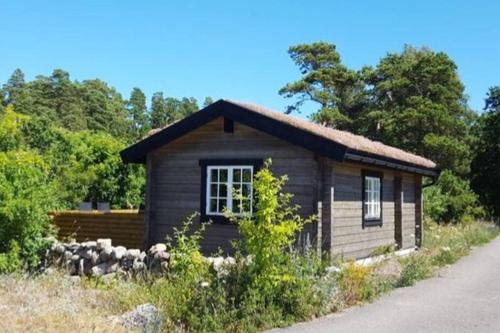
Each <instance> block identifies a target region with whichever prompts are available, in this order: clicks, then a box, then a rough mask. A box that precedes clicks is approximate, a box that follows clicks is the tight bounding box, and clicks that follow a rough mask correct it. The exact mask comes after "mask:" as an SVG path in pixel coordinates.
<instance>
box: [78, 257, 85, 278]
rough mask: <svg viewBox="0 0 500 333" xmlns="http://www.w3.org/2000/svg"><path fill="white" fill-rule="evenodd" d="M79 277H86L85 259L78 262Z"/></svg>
mask: <svg viewBox="0 0 500 333" xmlns="http://www.w3.org/2000/svg"><path fill="white" fill-rule="evenodd" d="M78 275H80V276H82V275H85V263H84V260H83V259H80V261H79V262H78Z"/></svg>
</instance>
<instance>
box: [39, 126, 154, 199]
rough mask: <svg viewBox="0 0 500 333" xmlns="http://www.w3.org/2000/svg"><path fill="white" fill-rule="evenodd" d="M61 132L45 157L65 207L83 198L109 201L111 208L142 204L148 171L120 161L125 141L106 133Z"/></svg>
mask: <svg viewBox="0 0 500 333" xmlns="http://www.w3.org/2000/svg"><path fill="white" fill-rule="evenodd" d="M58 132H59V134H60V137H59V139H58V140H57V141H56V142H55V143H53V144H52V145H51V147H50V148H49V149H48V151H47V154H46V160H47V161H48V164H49V165H50V166H51V168H52V174H53V175H54V177H55V179H56V183H57V185H58V188H59V192H60V197H61V200H62V203H63V204H64V205H65V206H67V207H70V208H74V207H76V206H77V205H78V204H79V203H80V202H81V201H92V202H97V201H104V202H109V203H110V204H111V207H112V208H138V207H139V206H140V204H141V203H142V202H143V194H144V184H145V170H144V167H143V166H140V165H126V164H124V163H123V162H122V161H121V158H120V154H119V153H120V151H121V150H122V149H123V148H124V147H125V144H124V143H123V142H121V141H120V140H118V139H116V138H114V137H112V136H111V135H109V134H106V133H90V132H85V131H83V132H78V133H71V132H67V131H65V130H58Z"/></svg>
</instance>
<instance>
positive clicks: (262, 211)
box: [238, 161, 309, 289]
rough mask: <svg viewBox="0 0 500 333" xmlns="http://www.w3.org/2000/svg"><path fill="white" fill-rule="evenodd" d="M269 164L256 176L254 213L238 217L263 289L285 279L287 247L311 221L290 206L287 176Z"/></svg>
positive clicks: (240, 229)
mask: <svg viewBox="0 0 500 333" xmlns="http://www.w3.org/2000/svg"><path fill="white" fill-rule="evenodd" d="M269 164H270V161H268V162H266V166H265V167H264V168H263V169H262V170H260V171H259V172H258V173H257V174H256V176H255V181H254V183H253V186H254V191H255V194H256V204H255V212H254V214H253V215H252V216H248V217H243V218H241V219H238V226H239V231H240V234H241V236H242V239H243V248H244V251H245V253H248V254H249V255H251V256H252V262H253V264H252V266H253V267H254V268H255V270H256V272H255V274H256V275H258V276H259V277H260V278H261V279H262V281H259V282H258V283H262V284H263V285H261V287H262V288H270V289H272V288H274V287H276V284H277V283H279V281H281V280H283V279H286V274H285V272H286V263H287V260H289V258H290V256H289V254H288V253H286V251H285V250H286V249H287V248H289V247H290V246H291V245H292V244H293V242H294V241H295V236H296V234H297V233H298V232H299V231H300V230H302V228H303V226H304V224H305V223H307V222H309V220H303V219H302V218H301V217H300V215H299V214H298V213H297V209H298V207H292V206H290V199H291V195H290V194H288V193H283V192H282V188H283V185H284V183H285V182H286V180H287V178H286V177H285V176H283V177H281V178H276V177H274V175H273V174H272V172H271V171H270V170H269V168H268V166H269ZM283 268H285V271H283V270H282V269H283Z"/></svg>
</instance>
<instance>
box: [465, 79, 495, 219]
mask: <svg viewBox="0 0 500 333" xmlns="http://www.w3.org/2000/svg"><path fill="white" fill-rule="evenodd" d="M485 109H486V112H485V113H484V114H483V115H481V118H480V119H479V121H478V123H477V125H476V127H475V131H476V133H477V137H478V138H477V141H476V142H475V145H474V158H473V161H472V165H471V169H472V170H471V185H472V188H473V189H474V190H475V191H476V193H478V195H479V198H480V200H481V203H482V204H484V205H485V206H486V207H487V209H488V211H489V212H490V214H491V215H492V216H493V217H494V218H495V220H496V221H497V222H499V221H500V185H499V184H500V135H499V134H500V87H493V88H490V91H489V93H488V97H487V99H486V107H485Z"/></svg>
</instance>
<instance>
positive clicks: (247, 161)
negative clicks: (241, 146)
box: [199, 158, 264, 224]
mask: <svg viewBox="0 0 500 333" xmlns="http://www.w3.org/2000/svg"><path fill="white" fill-rule="evenodd" d="M263 163H264V160H263V159H258V158H231V159H201V160H200V161H199V165H200V167H201V189H200V221H201V222H208V221H212V222H213V223H216V224H229V223H230V221H229V219H228V218H227V217H225V216H221V215H210V214H207V211H206V209H207V206H206V201H207V167H208V166H214V165H220V166H231V165H251V166H253V176H255V173H256V172H257V171H259V169H260V168H262V165H263Z"/></svg>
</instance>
